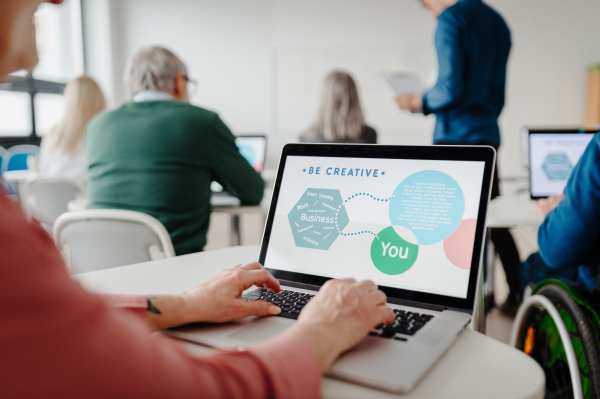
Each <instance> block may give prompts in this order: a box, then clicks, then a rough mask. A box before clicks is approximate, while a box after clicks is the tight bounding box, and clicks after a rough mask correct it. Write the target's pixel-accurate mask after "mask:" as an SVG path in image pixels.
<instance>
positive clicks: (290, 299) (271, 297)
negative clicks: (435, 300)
mask: <svg viewBox="0 0 600 399" xmlns="http://www.w3.org/2000/svg"><path fill="white" fill-rule="evenodd" d="M313 296H314V295H311V294H305V293H303V292H296V291H289V290H283V291H281V292H280V293H279V294H276V293H274V292H272V291H269V290H267V289H266V288H258V289H257V290H255V291H252V292H250V293H248V294H247V295H244V296H243V297H242V298H244V299H248V300H256V299H262V300H263V301H267V302H270V303H272V304H274V305H277V306H279V307H280V308H281V313H280V314H279V315H278V316H279V317H286V318H288V319H297V318H298V315H299V314H300V311H302V308H303V307H304V306H306V304H307V303H308V301H310V299H311V298H312V297H313ZM394 313H395V314H396V320H394V324H393V325H391V326H386V325H385V324H380V325H378V326H377V327H375V329H374V330H373V331H371V332H370V333H369V335H372V336H377V337H381V338H395V339H397V340H399V341H406V338H403V337H399V336H396V334H404V335H410V336H412V335H415V333H416V332H417V331H419V330H420V329H421V328H423V326H425V324H427V322H429V321H430V320H431V319H432V318H433V317H434V316H433V315H430V314H424V313H417V312H410V311H407V310H401V309H394Z"/></svg>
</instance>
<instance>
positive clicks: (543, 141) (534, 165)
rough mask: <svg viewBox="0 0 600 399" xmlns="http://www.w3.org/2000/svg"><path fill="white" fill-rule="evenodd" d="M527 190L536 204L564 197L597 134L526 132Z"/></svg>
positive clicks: (558, 130) (552, 131)
mask: <svg viewBox="0 0 600 399" xmlns="http://www.w3.org/2000/svg"><path fill="white" fill-rule="evenodd" d="M526 132H527V139H528V140H527V144H528V153H529V188H530V192H531V199H534V200H537V199H540V198H546V197H549V196H551V195H560V194H562V193H563V191H564V189H565V186H566V185H567V181H568V180H569V177H571V172H572V171H573V169H574V168H575V165H577V162H579V158H581V156H582V155H583V153H584V151H585V149H586V148H587V146H588V144H589V143H590V141H592V139H593V138H594V136H595V135H596V134H597V133H598V130H584V129H526Z"/></svg>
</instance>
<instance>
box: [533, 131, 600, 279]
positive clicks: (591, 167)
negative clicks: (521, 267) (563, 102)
mask: <svg viewBox="0 0 600 399" xmlns="http://www.w3.org/2000/svg"><path fill="white" fill-rule="evenodd" d="M564 194H565V198H564V199H563V200H562V201H561V202H560V204H559V205H558V206H557V207H556V209H554V210H553V211H552V212H550V213H549V214H548V216H546V219H545V220H544V222H543V223H542V225H541V227H540V229H539V232H538V243H539V247H540V256H541V257H542V259H543V260H544V262H545V263H546V264H547V265H548V266H549V267H550V268H553V269H562V268H573V267H577V266H579V265H581V264H582V263H584V261H585V259H586V258H588V257H589V256H590V254H591V252H592V250H593V249H594V246H595V244H596V243H597V240H598V237H599V235H600V135H596V137H595V138H594V139H593V140H592V141H591V142H590V144H589V145H588V146H587V148H586V150H585V152H584V154H583V155H582V157H581V158H580V160H579V163H578V164H577V165H576V166H575V169H574V170H573V173H572V174H571V177H570V178H569V181H568V183H567V186H566V187H565V193H564Z"/></svg>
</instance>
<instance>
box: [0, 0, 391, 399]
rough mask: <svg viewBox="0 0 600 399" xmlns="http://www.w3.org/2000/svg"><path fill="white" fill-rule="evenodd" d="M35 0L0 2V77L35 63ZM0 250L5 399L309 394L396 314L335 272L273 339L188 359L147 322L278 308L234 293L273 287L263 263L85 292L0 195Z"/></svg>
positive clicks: (367, 287)
mask: <svg viewBox="0 0 600 399" xmlns="http://www.w3.org/2000/svg"><path fill="white" fill-rule="evenodd" d="M54 2H56V3H59V2H60V0H55V1H54ZM40 3H41V0H0V77H2V76H5V75H7V74H9V73H10V72H13V71H15V70H19V69H31V68H33V67H34V66H35V64H36V63H37V55H36V51H35V30H34V25H33V24H32V23H31V21H32V18H33V13H34V12H35V10H36V9H37V7H38V5H39V4H40ZM0 252H1V253H2V262H0V269H1V271H2V279H0V303H2V306H1V307H0V319H1V320H2V324H1V325H2V327H1V328H0V342H2V345H0V390H1V391H0V392H1V393H2V397H7V398H15V397H23V398H32V397H34V398H46V397H48V398H49V397H53V398H56V397H74V398H112V397H140V398H147V397H161V398H164V397H174V398H188V397H189V398H208V397H210V398H241V397H244V398H316V397H318V396H319V389H320V376H321V372H322V371H324V370H327V368H328V367H330V366H331V364H332V363H333V361H334V360H335V359H336V358H337V357H338V356H339V355H340V354H341V353H342V352H344V351H345V350H348V349H349V348H351V347H352V346H354V345H355V344H356V343H358V342H359V341H360V340H361V339H362V338H363V337H364V336H366V334H367V332H368V331H369V330H370V329H371V328H373V327H374V326H376V325H377V324H379V323H391V322H393V320H394V314H393V312H392V310H391V309H390V308H388V307H387V306H386V299H385V295H384V294H383V293H382V292H381V291H378V290H377V287H376V286H375V285H374V284H373V283H371V282H361V283H357V282H355V281H352V280H332V281H330V282H328V283H327V284H325V285H324V286H323V288H322V289H321V292H320V293H319V294H318V295H317V296H315V297H314V298H313V299H312V300H311V301H310V302H309V304H308V305H307V306H306V307H305V308H304V309H303V310H302V313H301V314H300V317H299V319H298V322H297V323H295V325H294V326H293V327H292V328H290V329H289V330H287V331H286V332H284V333H283V334H281V335H280V336H279V337H277V338H275V339H272V340H270V341H267V342H265V343H263V344H261V345H260V346H257V347H254V348H251V349H250V350H248V351H244V352H231V353H228V352H223V353H221V354H218V355H215V356H212V357H208V358H194V357H192V356H189V355H188V354H186V353H185V352H183V351H182V350H181V349H180V348H179V347H178V346H177V345H176V344H174V343H173V342H171V341H169V340H168V339H167V338H164V337H161V336H157V335H151V334H150V333H151V331H152V329H157V328H167V327H172V326H176V325H180V324H183V323H189V322H194V321H206V322H226V321H228V320H233V319H235V318H239V317H244V316H248V315H269V314H276V313H278V312H280V309H279V308H277V307H276V306H274V305H271V304H269V303H267V302H264V301H253V302H245V301H242V300H241V299H240V294H241V292H242V291H243V290H244V289H246V288H249V287H251V286H252V285H259V286H265V287H267V288H269V289H271V290H273V291H278V290H279V289H280V287H279V284H278V282H277V281H276V280H275V279H274V278H273V277H272V276H271V275H269V273H268V272H267V271H266V270H264V269H263V268H261V266H260V265H258V264H256V263H252V264H248V265H244V266H238V267H235V268H233V269H229V270H226V271H223V272H221V273H220V274H218V275H216V276H215V277H213V278H212V279H210V280H209V281H207V282H206V283H204V284H202V285H200V286H198V287H195V288H193V289H191V290H189V291H187V292H185V293H183V294H180V295H159V296H156V297H151V298H144V297H140V296H112V297H100V296H98V295H92V294H90V293H88V292H86V291H85V290H83V289H82V288H81V286H80V285H79V284H77V283H75V282H74V281H73V280H71V279H70V278H69V276H68V274H67V272H66V269H65V266H64V263H63V261H62V259H61V256H60V254H59V253H58V251H57V250H56V248H55V247H54V243H53V242H52V240H51V239H50V237H48V235H47V234H46V233H45V232H44V231H43V230H42V228H41V227H39V226H38V225H35V224H31V223H28V222H27V221H26V220H25V219H24V218H23V216H22V214H21V212H20V211H19V209H18V208H17V206H16V205H15V204H13V202H12V201H10V200H9V199H8V198H7V197H6V196H5V195H4V194H0ZM116 307H120V308H121V309H117V308H116ZM137 315H139V316H142V315H145V318H146V321H145V322H144V321H143V319H142V317H139V316H137Z"/></svg>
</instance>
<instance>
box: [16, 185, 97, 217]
mask: <svg viewBox="0 0 600 399" xmlns="http://www.w3.org/2000/svg"><path fill="white" fill-rule="evenodd" d="M85 196H86V190H85V186H84V185H83V183H81V181H79V180H76V179H68V178H63V177H51V176H44V175H38V174H34V175H31V176H28V177H27V179H25V181H24V182H23V187H22V190H21V201H22V204H23V208H24V210H25V214H26V215H27V218H28V219H32V218H33V219H36V220H37V221H39V222H41V223H42V224H45V225H47V226H49V227H51V226H52V225H53V224H54V222H55V221H56V219H57V218H58V217H59V216H60V215H62V214H63V213H65V212H67V211H68V208H67V205H68V204H69V202H70V201H73V200H75V199H78V198H81V197H85Z"/></svg>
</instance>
